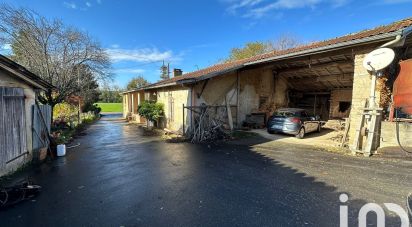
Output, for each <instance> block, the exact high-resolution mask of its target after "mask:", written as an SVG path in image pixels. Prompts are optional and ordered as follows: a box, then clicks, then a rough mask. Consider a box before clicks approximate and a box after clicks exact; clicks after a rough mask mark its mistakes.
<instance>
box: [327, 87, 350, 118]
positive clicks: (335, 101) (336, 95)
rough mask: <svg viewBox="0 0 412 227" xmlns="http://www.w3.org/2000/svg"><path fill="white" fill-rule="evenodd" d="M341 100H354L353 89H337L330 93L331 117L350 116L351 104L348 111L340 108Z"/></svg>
mask: <svg viewBox="0 0 412 227" xmlns="http://www.w3.org/2000/svg"><path fill="white" fill-rule="evenodd" d="M340 102H350V103H351V102H352V89H335V90H332V91H331V93H330V111H329V118H331V119H334V118H346V117H349V113H350V106H349V109H348V110H347V111H344V112H341V111H340V110H339V103H340Z"/></svg>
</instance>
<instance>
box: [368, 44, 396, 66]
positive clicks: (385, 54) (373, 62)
mask: <svg viewBox="0 0 412 227" xmlns="http://www.w3.org/2000/svg"><path fill="white" fill-rule="evenodd" d="M394 59H395V52H394V51H393V50H392V49H390V48H379V49H376V50H374V51H372V52H370V53H369V54H368V55H366V57H365V59H364V60H363V67H364V68H365V69H367V70H368V71H378V70H381V69H384V68H386V67H388V66H389V65H390V64H391V63H392V62H393V60H394Z"/></svg>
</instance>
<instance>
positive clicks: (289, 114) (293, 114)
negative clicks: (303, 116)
mask: <svg viewBox="0 0 412 227" xmlns="http://www.w3.org/2000/svg"><path fill="white" fill-rule="evenodd" d="M273 116H275V117H298V113H297V112H290V111H277V112H275V113H274V114H273Z"/></svg>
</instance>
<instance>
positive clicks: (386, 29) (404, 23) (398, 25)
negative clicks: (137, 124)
mask: <svg viewBox="0 0 412 227" xmlns="http://www.w3.org/2000/svg"><path fill="white" fill-rule="evenodd" d="M411 25H412V17H411V18H407V19H403V20H400V21H396V22H393V23H391V24H389V25H384V26H379V27H376V28H373V29H368V30H363V31H360V32H357V33H351V34H348V35H345V36H341V37H337V38H333V39H329V40H325V41H320V42H314V43H310V44H307V45H302V46H298V47H295V48H291V49H286V50H281V51H271V52H268V53H265V54H261V55H257V56H253V57H250V58H246V59H242V60H237V61H232V62H227V63H222V64H216V65H213V66H210V67H207V68H204V69H201V70H198V71H194V72H190V73H186V74H184V75H182V76H179V77H174V78H170V79H166V80H162V81H159V82H157V83H154V84H151V85H149V86H147V87H146V88H150V87H157V86H162V85H165V86H166V85H167V84H170V83H175V82H178V81H180V80H184V79H192V78H197V77H200V76H204V75H208V74H210V73H218V72H221V71H225V70H229V69H232V68H236V67H240V66H242V65H244V64H246V63H250V62H255V61H259V60H264V59H268V58H272V57H277V56H282V55H286V54H293V53H296V52H300V51H305V50H310V49H315V48H320V47H328V46H331V45H335V44H339V43H345V42H349V41H353V40H358V39H363V38H368V37H372V36H377V35H381V34H385V33H391V32H395V31H399V30H403V29H404V28H406V27H409V26H411Z"/></svg>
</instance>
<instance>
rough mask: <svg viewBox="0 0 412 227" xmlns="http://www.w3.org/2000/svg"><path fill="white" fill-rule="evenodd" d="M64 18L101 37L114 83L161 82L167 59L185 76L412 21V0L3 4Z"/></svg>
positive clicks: (21, 0)
mask: <svg viewBox="0 0 412 227" xmlns="http://www.w3.org/2000/svg"><path fill="white" fill-rule="evenodd" d="M2 2H6V3H9V4H11V5H14V6H22V7H28V8H30V9H32V10H35V11H37V12H38V13H40V14H42V15H44V16H46V17H49V18H60V19H62V20H63V21H64V22H65V23H66V24H68V25H73V26H76V27H78V28H80V29H82V30H84V31H87V32H88V33H89V34H91V35H92V36H94V37H95V38H96V39H98V40H100V42H101V44H102V46H103V47H104V48H106V49H107V51H108V53H109V54H110V56H111V58H112V60H113V70H114V74H115V80H114V82H113V84H117V85H120V86H125V85H126V84H127V81H128V80H130V79H131V78H132V77H133V76H137V75H143V76H144V77H145V78H147V79H148V80H149V81H150V82H156V81H157V80H158V79H159V74H160V72H159V67H160V66H161V64H162V63H161V61H162V60H163V59H164V60H165V61H166V62H170V64H171V68H181V69H182V70H183V71H184V72H190V71H194V70H196V69H198V68H203V67H206V66H209V65H211V64H215V63H216V62H218V61H219V59H222V58H224V57H226V56H227V55H228V52H229V51H230V49H231V48H232V47H239V46H242V44H244V43H245V42H249V41H258V40H259V41H265V40H275V39H276V38H277V37H279V36H280V35H282V34H292V35H294V36H296V37H297V38H298V39H300V40H301V41H302V42H311V41H318V40H323V39H328V38H333V37H336V36H340V35H344V34H347V33H351V32H356V31H359V30H362V29H367V28H372V27H375V26H378V25H381V24H387V23H390V22H392V21H395V20H399V19H403V18H406V17H411V16H412V0H374V1H354V0H208V1H206V0H197V1H194V0H192V1H191V0H174V1H171V0H146V1H143V0H36V1H33V0H3V1H2Z"/></svg>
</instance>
